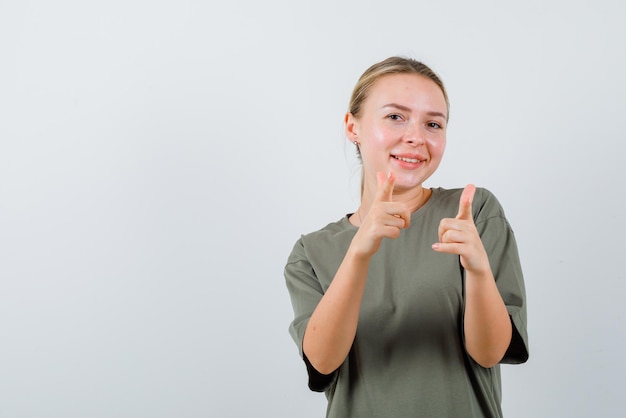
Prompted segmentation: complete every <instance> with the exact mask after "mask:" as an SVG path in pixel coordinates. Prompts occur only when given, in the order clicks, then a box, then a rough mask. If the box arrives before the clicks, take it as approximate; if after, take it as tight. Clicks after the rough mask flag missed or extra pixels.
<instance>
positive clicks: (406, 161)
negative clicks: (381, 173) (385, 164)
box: [392, 155, 426, 164]
mask: <svg viewBox="0 0 626 418" xmlns="http://www.w3.org/2000/svg"><path fill="white" fill-rule="evenodd" d="M392 157H393V158H395V159H396V160H400V161H404V162H405V163H413V164H417V163H421V162H424V161H426V160H420V159H418V158H409V157H400V156H398V155H392Z"/></svg>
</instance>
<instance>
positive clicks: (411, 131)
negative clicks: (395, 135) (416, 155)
mask: <svg viewBox="0 0 626 418" xmlns="http://www.w3.org/2000/svg"><path fill="white" fill-rule="evenodd" d="M404 140H405V141H406V143H408V144H409V145H413V146H415V147H418V146H420V145H424V143H425V142H426V140H425V139H424V132H422V130H421V129H420V128H419V125H418V124H417V123H416V122H411V123H410V124H408V126H407V130H406V132H405V134H404Z"/></svg>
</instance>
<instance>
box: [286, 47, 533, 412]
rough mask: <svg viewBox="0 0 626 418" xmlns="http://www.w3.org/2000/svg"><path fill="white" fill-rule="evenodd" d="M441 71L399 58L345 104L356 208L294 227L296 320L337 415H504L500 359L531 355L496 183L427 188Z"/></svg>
mask: <svg viewBox="0 0 626 418" xmlns="http://www.w3.org/2000/svg"><path fill="white" fill-rule="evenodd" d="M448 114H449V105H448V98H447V94H446V91H445V88H444V86H443V83H442V82H441V80H440V79H439V77H437V75H436V74H435V73H434V72H433V71H432V70H430V68H428V67H427V66H426V65H424V64H423V63H420V62H418V61H415V60H412V59H407V58H402V57H391V58H389V59H387V60H384V61H382V62H380V63H377V64H375V65H373V66H372V67H370V68H369V69H368V70H367V71H365V73H364V74H363V75H362V76H361V78H360V80H359V82H358V83H357V86H356V87H355V89H354V91H353V95H352V100H351V104H350V108H349V112H348V113H347V114H346V116H345V119H344V121H345V130H346V136H347V138H348V140H350V141H351V142H353V143H354V144H355V146H356V148H357V152H358V154H359V156H360V157H361V161H362V164H363V172H362V193H361V203H360V206H359V208H358V209H357V210H356V211H355V212H354V213H353V214H349V215H346V216H345V217H342V218H341V219H339V220H338V221H336V222H333V223H330V224H329V225H327V226H326V227H324V228H322V229H321V230H319V231H316V232H312V233H309V234H306V235H303V236H302V237H301V238H300V239H299V240H297V242H296V244H295V246H294V248H293V250H292V253H291V255H290V256H289V259H288V261H287V265H286V267H285V278H286V283H287V288H288V290H289V293H290V296H291V301H292V305H293V308H294V319H293V322H292V323H291V326H290V333H291V336H292V337H293V339H294V341H295V343H296V345H297V347H298V349H299V351H300V355H301V356H302V359H303V360H304V363H305V364H306V368H307V371H308V375H309V387H310V388H311V389H312V390H315V391H324V392H326V396H327V398H328V409H327V416H328V417H357V416H358V417H380V416H393V417H398V418H400V417H416V416H464V417H500V416H502V410H501V406H500V405H501V396H500V394H501V383H500V369H499V364H500V363H522V362H525V361H526V360H527V358H528V337H527V331H526V301H525V290H524V281H523V277H522V270H521V266H520V262H519V256H518V251H517V247H516V243H515V239H514V236H513V231H512V229H511V227H510V226H509V223H508V221H507V220H506V218H505V216H504V211H503V209H502V208H501V206H500V204H499V203H498V201H497V199H496V198H495V197H494V196H493V194H491V193H490V192H489V191H488V190H486V189H483V188H476V187H475V186H473V185H471V184H470V185H468V186H467V187H466V188H465V189H449V190H448V189H442V188H429V189H427V188H424V187H423V186H422V184H423V183H424V181H426V180H427V179H428V178H429V177H430V176H431V175H432V174H433V173H434V172H435V170H436V169H437V167H438V166H439V163H440V161H441V159H442V157H443V153H444V150H445V145H446V127H447V122H448Z"/></svg>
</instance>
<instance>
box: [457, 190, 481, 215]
mask: <svg viewBox="0 0 626 418" xmlns="http://www.w3.org/2000/svg"><path fill="white" fill-rule="evenodd" d="M474 193H476V186H474V185H473V184H468V185H467V186H465V189H463V193H461V200H460V201H459V213H458V214H457V215H456V219H465V220H472V219H473V217H472V200H474Z"/></svg>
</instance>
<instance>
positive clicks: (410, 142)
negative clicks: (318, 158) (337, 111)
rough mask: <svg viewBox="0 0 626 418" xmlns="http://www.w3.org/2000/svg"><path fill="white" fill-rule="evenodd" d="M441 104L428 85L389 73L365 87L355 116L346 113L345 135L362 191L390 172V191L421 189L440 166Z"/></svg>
mask: <svg viewBox="0 0 626 418" xmlns="http://www.w3.org/2000/svg"><path fill="white" fill-rule="evenodd" d="M446 119H447V105H446V100H445V98H444V96H443V92H442V91H441V89H440V88H439V86H437V84H435V82H434V81H432V80H430V79H428V78H426V77H423V76H420V75H416V74H392V75H386V76H383V77H381V78H379V79H378V80H377V81H376V82H375V83H374V85H373V86H372V87H371V88H370V91H369V94H368V96H367V98H366V100H365V101H364V103H363V105H362V108H361V114H360V115H359V118H358V119H357V118H355V117H354V116H353V115H352V114H348V115H346V134H347V137H348V139H349V140H350V141H355V140H356V141H358V142H359V143H360V152H361V159H362V161H363V175H364V182H365V188H366V189H367V188H368V186H371V185H373V186H374V187H376V186H377V180H376V172H378V171H381V172H389V171H391V172H393V173H394V174H395V176H396V183H395V187H394V191H402V190H407V189H412V188H415V187H418V186H419V187H421V185H422V183H423V182H424V181H425V180H426V179H427V178H428V177H430V176H431V175H432V174H433V173H434V172H435V170H436V169H437V167H438V166H439V163H440V162H441V158H442V156H443V152H444V149H445V146H446Z"/></svg>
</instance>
